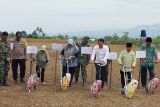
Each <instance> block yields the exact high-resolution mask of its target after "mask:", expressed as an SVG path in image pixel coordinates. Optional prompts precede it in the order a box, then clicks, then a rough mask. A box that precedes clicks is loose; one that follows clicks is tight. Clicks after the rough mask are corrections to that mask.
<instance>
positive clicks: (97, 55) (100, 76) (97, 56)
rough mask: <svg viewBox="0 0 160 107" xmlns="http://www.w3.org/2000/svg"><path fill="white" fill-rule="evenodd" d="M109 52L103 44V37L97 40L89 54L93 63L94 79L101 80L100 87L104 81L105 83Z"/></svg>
mask: <svg viewBox="0 0 160 107" xmlns="http://www.w3.org/2000/svg"><path fill="white" fill-rule="evenodd" d="M108 54H109V48H108V46H106V45H104V39H99V40H98V45H96V46H95V47H94V48H93V52H92V55H91V63H95V67H96V80H102V88H103V87H104V83H105V84H107V77H108V71H107V57H108Z"/></svg>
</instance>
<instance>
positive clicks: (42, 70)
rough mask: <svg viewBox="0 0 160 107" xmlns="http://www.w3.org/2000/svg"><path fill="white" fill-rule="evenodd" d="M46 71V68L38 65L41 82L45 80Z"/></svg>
mask: <svg viewBox="0 0 160 107" xmlns="http://www.w3.org/2000/svg"><path fill="white" fill-rule="evenodd" d="M44 72H45V69H44V68H41V67H40V66H39V65H36V73H37V77H38V78H40V79H41V82H44Z"/></svg>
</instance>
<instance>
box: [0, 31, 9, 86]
mask: <svg viewBox="0 0 160 107" xmlns="http://www.w3.org/2000/svg"><path fill="white" fill-rule="evenodd" d="M7 38H8V33H7V32H3V33H2V34H1V40H0V85H1V86H2V85H3V86H8V84H7V83H6V79H7V76H8V71H9V68H10V66H9V65H10V64H9V62H10V59H11V55H10V48H9V44H8V42H7Z"/></svg>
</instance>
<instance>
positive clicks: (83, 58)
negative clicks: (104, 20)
mask: <svg viewBox="0 0 160 107" xmlns="http://www.w3.org/2000/svg"><path fill="white" fill-rule="evenodd" d="M77 46H78V48H79V49H80V51H79V55H78V65H77V67H76V72H75V80H76V82H78V77H79V71H80V69H81V73H82V80H83V83H84V82H85V81H86V78H87V70H86V67H87V64H88V62H89V59H90V55H87V54H81V47H86V45H83V44H79V45H77ZM87 47H89V45H87Z"/></svg>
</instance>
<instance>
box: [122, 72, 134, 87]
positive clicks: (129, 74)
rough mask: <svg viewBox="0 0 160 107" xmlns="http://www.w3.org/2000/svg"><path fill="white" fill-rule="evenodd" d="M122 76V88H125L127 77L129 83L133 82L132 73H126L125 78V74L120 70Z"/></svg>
mask: <svg viewBox="0 0 160 107" xmlns="http://www.w3.org/2000/svg"><path fill="white" fill-rule="evenodd" d="M120 74H121V85H122V88H124V86H125V79H124V78H125V77H126V75H127V76H128V83H129V82H131V78H132V77H131V72H125V77H124V72H123V71H122V70H120Z"/></svg>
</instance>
